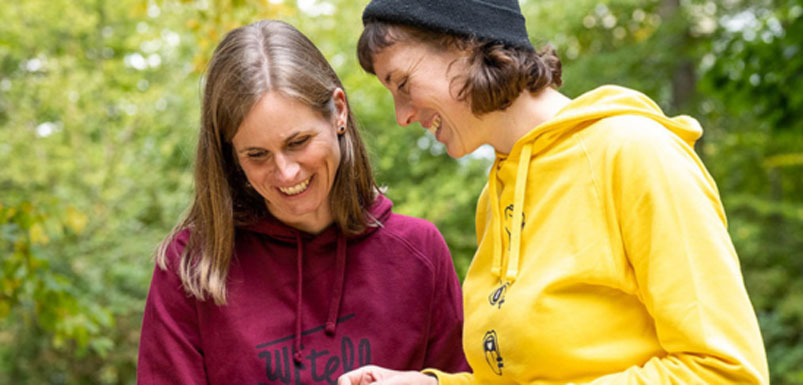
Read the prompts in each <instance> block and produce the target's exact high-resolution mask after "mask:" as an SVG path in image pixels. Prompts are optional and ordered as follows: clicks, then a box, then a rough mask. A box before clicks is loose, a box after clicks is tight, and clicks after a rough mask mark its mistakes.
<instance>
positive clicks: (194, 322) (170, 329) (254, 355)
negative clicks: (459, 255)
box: [137, 196, 468, 385]
mask: <svg viewBox="0 0 803 385" xmlns="http://www.w3.org/2000/svg"><path fill="white" fill-rule="evenodd" d="M391 207H392V203H391V202H390V200H388V199H387V198H385V197H383V196H379V197H378V198H377V200H376V202H375V203H374V205H373V207H372V208H371V213H372V214H373V215H374V216H375V217H376V218H377V219H379V221H380V222H381V223H382V226H381V227H369V228H368V229H367V230H366V231H365V232H364V233H363V234H361V235H359V236H355V237H344V236H343V235H342V233H341V232H340V231H339V230H338V229H337V227H336V226H330V227H329V228H327V229H326V230H324V231H323V232H322V233H320V234H318V235H310V234H307V233H304V232H301V231H298V230H295V229H293V228H291V227H288V226H286V225H284V224H282V223H281V222H279V221H277V220H276V219H274V218H266V219H264V220H262V221H261V222H259V223H256V224H253V225H249V226H245V227H241V228H238V229H237V232H236V242H235V252H234V256H233V258H232V263H231V267H230V269H229V276H228V281H227V282H228V286H227V289H228V294H227V302H228V303H227V304H226V305H224V306H217V305H215V303H214V301H212V300H211V299H207V300H206V301H198V300H196V299H194V297H191V296H189V295H187V294H186V293H185V292H184V290H183V289H182V287H181V281H180V279H179V277H178V275H177V274H176V266H178V258H179V255H180V254H181V252H182V250H183V249H184V247H185V245H186V242H187V239H188V236H189V234H188V232H187V231H184V232H182V233H180V234H179V235H178V236H177V237H176V239H175V240H174V241H173V243H172V244H171V245H170V246H169V248H168V253H167V257H168V270H167V271H165V270H162V269H159V268H158V267H157V268H156V269H155V270H154V273H153V280H152V281H151V287H150V292H149V293H148V299H147V303H146V305H145V315H144V318H143V321H142V334H141V337H140V346H139V360H138V365H137V383H138V384H207V383H208V384H253V385H259V384H279V383H283V384H291V383H292V384H316V383H321V384H324V383H329V384H334V383H336V381H337V378H338V376H340V375H341V374H342V373H344V372H346V371H349V370H351V369H355V368H358V367H360V366H362V365H366V364H376V365H380V366H383V367H388V368H394V369H406V370H420V369H424V368H438V369H441V370H444V371H448V372H456V371H465V370H467V369H468V365H467V364H466V362H465V358H464V356H463V350H462V347H461V333H462V321H463V311H462V305H461V296H460V286H459V282H458V279H457V275H456V274H455V270H454V266H453V264H452V259H451V256H450V254H449V250H448V249H447V247H446V244H445V242H444V240H443V238H442V237H441V234H440V233H439V232H438V230H437V229H436V228H435V226H433V225H432V224H430V223H428V222H426V221H424V220H422V219H417V218H410V217H406V216H402V215H398V214H393V213H392V212H391Z"/></svg>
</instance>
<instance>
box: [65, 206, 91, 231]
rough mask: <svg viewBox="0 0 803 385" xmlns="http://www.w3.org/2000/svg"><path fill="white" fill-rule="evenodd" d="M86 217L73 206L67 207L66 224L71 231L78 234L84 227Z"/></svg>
mask: <svg viewBox="0 0 803 385" xmlns="http://www.w3.org/2000/svg"><path fill="white" fill-rule="evenodd" d="M86 222H87V217H86V215H85V214H84V213H82V212H80V211H78V210H76V209H75V208H72V207H68V208H67V226H69V227H70V228H71V229H72V230H73V231H75V232H76V233H78V234H80V233H81V232H82V231H84V228H85V227H86Z"/></svg>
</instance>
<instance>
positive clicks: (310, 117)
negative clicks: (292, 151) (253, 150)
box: [232, 92, 328, 147]
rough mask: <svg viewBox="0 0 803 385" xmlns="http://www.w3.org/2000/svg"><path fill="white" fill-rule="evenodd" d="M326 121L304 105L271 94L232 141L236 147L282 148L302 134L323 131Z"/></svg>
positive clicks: (256, 107)
mask: <svg viewBox="0 0 803 385" xmlns="http://www.w3.org/2000/svg"><path fill="white" fill-rule="evenodd" d="M327 123H328V121H327V120H326V118H324V116H323V115H322V114H321V113H320V112H318V111H317V110H315V109H313V108H312V107H310V106H308V105H306V104H304V103H302V102H301V101H299V100H297V99H295V98H292V97H289V96H287V95H284V94H282V93H279V92H268V93H266V94H265V95H264V96H262V98H261V99H259V101H258V102H257V103H256V104H254V106H253V107H252V108H251V111H249V112H248V114H247V115H246V116H245V119H243V122H242V123H241V124H240V127H239V128H238V129H237V133H236V134H235V135H234V138H232V142H233V144H234V145H235V147H240V146H250V145H260V146H265V147H267V146H269V145H271V144H275V145H281V144H283V142H284V141H285V140H286V139H288V138H290V137H292V136H293V135H296V134H298V133H300V132H304V131H309V130H317V129H322V127H325V125H326V124H327Z"/></svg>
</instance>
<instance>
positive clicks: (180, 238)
mask: <svg viewBox="0 0 803 385" xmlns="http://www.w3.org/2000/svg"><path fill="white" fill-rule="evenodd" d="M190 234H191V230H190V229H189V228H185V229H181V230H178V231H174V232H171V233H170V234H168V235H167V237H165V239H164V240H163V241H162V242H161V243H160V244H159V248H158V250H157V251H156V263H157V265H158V266H159V267H161V268H162V269H163V270H169V271H172V272H176V271H178V266H179V264H180V263H181V258H182V257H183V255H184V250H185V249H186V248H187V244H188V243H189V241H190Z"/></svg>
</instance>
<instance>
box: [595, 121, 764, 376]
mask: <svg viewBox="0 0 803 385" xmlns="http://www.w3.org/2000/svg"><path fill="white" fill-rule="evenodd" d="M611 162H612V163H611V167H610V170H611V171H610V174H609V175H603V176H602V178H603V181H602V182H603V183H601V184H600V183H597V185H598V186H600V185H602V186H605V183H604V182H605V180H604V178H607V179H608V180H610V181H612V183H611V186H610V187H609V190H607V191H603V192H602V196H606V195H607V196H610V197H611V198H610V199H611V201H609V202H608V203H610V204H609V207H612V208H613V209H614V210H615V212H616V217H617V218H618V220H619V223H618V224H619V228H620V230H621V237H622V242H623V247H624V252H625V254H626V255H627V258H628V261H629V262H630V263H631V265H632V268H633V271H634V273H635V278H636V281H637V284H638V293H637V294H638V296H639V299H640V300H641V301H642V302H643V304H644V306H645V307H646V309H647V310H648V311H649V313H650V314H651V315H652V317H653V318H654V320H655V328H656V333H657V336H658V339H659V342H660V344H661V346H662V347H663V349H664V350H665V351H666V352H667V355H666V356H663V357H654V358H652V359H650V360H649V361H647V362H646V363H644V364H643V365H640V366H634V367H631V368H629V369H627V370H625V371H624V372H620V373H613V374H610V375H607V376H604V377H601V378H598V379H595V380H593V381H590V382H589V383H590V384H594V385H604V384H677V383H680V384H691V383H706V384H724V383H728V384H737V383H738V384H767V383H768V382H769V378H768V377H769V375H768V370H767V363H766V357H765V353H764V347H763V344H762V341H761V335H760V332H759V329H758V322H757V320H756V317H755V314H754V312H753V308H752V306H751V304H750V300H749V298H748V296H747V292H746V290H745V287H744V284H743V280H742V275H741V271H740V267H739V261H738V258H737V256H736V252H735V250H734V248H733V245H732V243H731V240H730V237H729V235H728V232H727V229H726V220H725V213H724V209H723V208H722V205H721V203H720V201H719V195H718V192H717V189H716V186H715V184H714V181H713V180H712V178H711V177H710V175H709V174H708V173H707V171H705V169H704V167H703V165H702V163H701V162H700V160H699V158H697V156H696V155H695V154H694V153H693V150H692V149H691V147H689V146H688V145H686V144H685V143H684V142H682V141H681V140H680V139H679V138H677V137H676V136H674V135H673V134H671V133H669V132H668V131H667V130H666V129H665V128H663V127H661V126H659V125H657V123H652V124H651V122H647V123H646V124H645V127H638V130H634V131H633V132H632V135H629V136H628V138H627V139H626V140H625V141H623V142H622V143H621V147H620V148H619V149H618V151H617V152H616V154H615V155H614V158H613V159H612V160H611ZM598 182H599V181H598Z"/></svg>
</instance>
